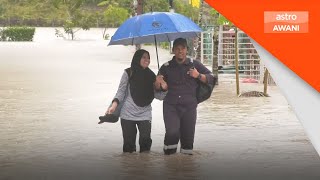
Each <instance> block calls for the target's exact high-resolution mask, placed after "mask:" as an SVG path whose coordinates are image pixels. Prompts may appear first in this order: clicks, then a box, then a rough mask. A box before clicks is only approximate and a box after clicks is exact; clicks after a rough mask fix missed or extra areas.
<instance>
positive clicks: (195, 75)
mask: <svg viewBox="0 0 320 180" xmlns="http://www.w3.org/2000/svg"><path fill="white" fill-rule="evenodd" d="M187 73H188V74H189V75H190V76H191V77H193V78H198V76H199V74H200V73H199V72H198V70H197V69H196V68H190V69H189V71H188V72H187Z"/></svg>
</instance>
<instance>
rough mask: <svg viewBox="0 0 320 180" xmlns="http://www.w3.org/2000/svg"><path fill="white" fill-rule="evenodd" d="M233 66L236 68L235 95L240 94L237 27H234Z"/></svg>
mask: <svg viewBox="0 0 320 180" xmlns="http://www.w3.org/2000/svg"><path fill="white" fill-rule="evenodd" d="M234 33H235V36H234V37H235V40H234V45H235V59H234V60H235V68H236V86H237V96H239V95H240V84H239V62H238V28H237V27H235V31H234Z"/></svg>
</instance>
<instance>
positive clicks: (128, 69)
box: [125, 68, 132, 79]
mask: <svg viewBox="0 0 320 180" xmlns="http://www.w3.org/2000/svg"><path fill="white" fill-rule="evenodd" d="M125 71H126V72H127V74H128V77H129V79H130V78H131V76H132V71H131V68H127V69H125Z"/></svg>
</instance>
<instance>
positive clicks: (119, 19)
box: [104, 6, 129, 27]
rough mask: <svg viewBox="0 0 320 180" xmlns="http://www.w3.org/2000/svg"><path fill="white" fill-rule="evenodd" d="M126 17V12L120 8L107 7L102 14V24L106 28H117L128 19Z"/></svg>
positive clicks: (127, 15) (127, 14)
mask: <svg viewBox="0 0 320 180" xmlns="http://www.w3.org/2000/svg"><path fill="white" fill-rule="evenodd" d="M128 17H129V13H128V11H127V10H126V9H124V8H121V7H114V6H109V7H108V9H107V10H106V11H105V12H104V22H105V24H106V26H107V27H118V26H119V25H121V24H122V23H123V22H124V21H125V20H126V19H128Z"/></svg>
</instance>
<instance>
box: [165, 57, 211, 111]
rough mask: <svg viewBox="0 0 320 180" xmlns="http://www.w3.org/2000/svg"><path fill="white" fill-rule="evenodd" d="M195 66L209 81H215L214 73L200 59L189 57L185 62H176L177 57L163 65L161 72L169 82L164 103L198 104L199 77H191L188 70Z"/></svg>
mask: <svg viewBox="0 0 320 180" xmlns="http://www.w3.org/2000/svg"><path fill="white" fill-rule="evenodd" d="M192 67H195V68H196V69H197V70H198V72H199V73H201V74H203V75H205V76H206V78H207V82H208V83H212V82H213V76H212V73H211V72H210V71H209V70H208V69H207V68H206V67H205V66H204V65H203V64H201V62H199V61H196V60H195V61H193V62H191V60H190V59H189V58H187V59H186V61H185V62H184V63H183V64H179V63H177V62H176V60H175V57H173V58H172V60H171V61H169V62H167V63H165V64H164V65H162V66H161V68H160V70H159V74H161V75H163V76H164V80H165V81H166V82H167V84H168V93H167V95H166V97H165V99H164V103H168V104H184V105H186V104H188V105H197V104H198V103H197V98H196V89H197V86H198V83H197V79H195V78H193V77H191V76H190V75H189V74H188V73H187V72H188V71H189V70H190V68H192Z"/></svg>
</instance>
